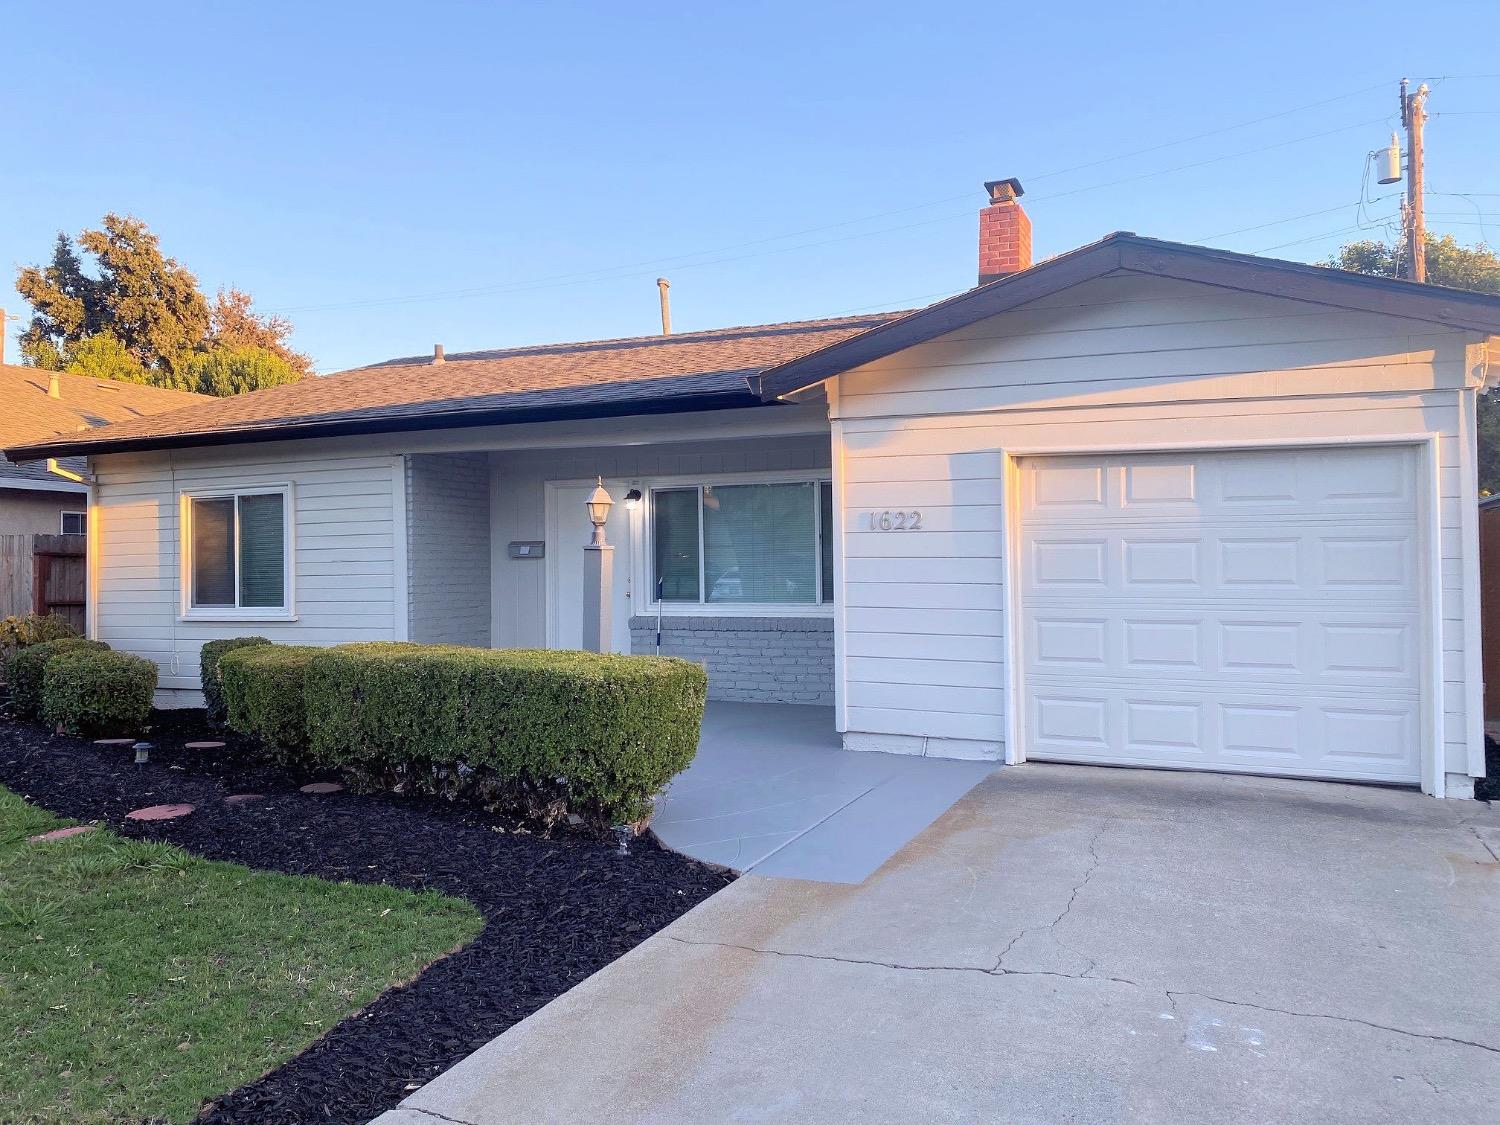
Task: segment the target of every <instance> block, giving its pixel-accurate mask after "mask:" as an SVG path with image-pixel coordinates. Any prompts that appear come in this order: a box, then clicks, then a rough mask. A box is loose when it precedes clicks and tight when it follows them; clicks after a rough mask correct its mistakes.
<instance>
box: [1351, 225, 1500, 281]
mask: <svg viewBox="0 0 1500 1125" xmlns="http://www.w3.org/2000/svg"><path fill="white" fill-rule="evenodd" d="M1328 265H1330V266H1333V267H1334V268H1335V269H1341V270H1352V271H1353V272H1354V273H1368V274H1375V275H1377V276H1379V277H1404V276H1406V260H1405V255H1404V254H1402V253H1401V248H1400V247H1399V246H1388V245H1386V244H1385V243H1384V242H1373V241H1366V242H1351V243H1349V245H1347V246H1345V247H1344V248H1343V249H1342V250H1340V251H1339V252H1338V253H1337V254H1335V255H1334V256H1333V257H1332V258H1329V259H1328ZM1427 283H1428V284H1429V285H1447V286H1450V287H1452V288H1454V289H1473V290H1475V291H1476V292H1479V293H1500V255H1497V254H1496V253H1495V252H1494V251H1493V250H1491V249H1490V248H1489V247H1488V246H1486V245H1485V244H1484V243H1482V242H1481V243H1480V244H1479V245H1477V246H1463V245H1461V244H1460V243H1459V241H1458V240H1457V239H1456V238H1454V237H1453V236H1452V235H1451V234H1445V235H1443V237H1441V238H1438V237H1437V236H1435V235H1431V234H1429V235H1428V236H1427Z"/></svg>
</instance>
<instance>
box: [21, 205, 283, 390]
mask: <svg viewBox="0 0 1500 1125" xmlns="http://www.w3.org/2000/svg"><path fill="white" fill-rule="evenodd" d="M80 250H82V251H83V252H84V253H87V254H89V255H91V256H92V258H93V264H94V271H93V273H89V272H86V271H85V268H84V261H83V259H82V257H81V255H80V253H79V251H80ZM16 286H17V288H18V289H19V290H20V292H21V295H22V296H23V297H25V298H26V300H27V301H28V302H29V303H30V305H31V307H32V310H33V315H32V318H31V322H30V324H29V325H28V326H27V328H26V331H25V332H24V333H23V334H22V337H21V354H22V355H23V356H24V357H25V359H26V361H27V362H28V363H31V364H33V365H34V366H37V367H45V368H50V369H52V370H62V369H67V370H70V371H79V372H82V373H85V374H89V375H94V376H96V377H98V378H104V379H123V380H125V381H127V382H141V383H150V384H152V385H154V386H159V387H173V388H177V389H181V390H200V391H203V392H205V393H208V394H220V395H228V394H242V393H244V392H245V391H252V390H256V389H258V388H260V387H262V386H279V385H281V384H283V383H288V382H295V381H296V380H297V379H300V378H302V377H303V376H305V375H309V374H311V367H312V364H311V361H310V360H309V359H308V357H307V356H305V355H302V354H301V353H299V352H296V351H293V350H292V348H291V346H290V345H289V343H288V342H287V341H288V337H289V336H290V335H291V331H292V326H291V324H290V322H288V321H287V320H285V319H283V318H281V317H276V316H272V317H262V316H259V315H257V314H256V313H255V311H254V308H253V305H252V301H251V299H250V296H249V295H248V294H246V293H242V292H240V291H239V290H237V289H228V290H222V289H221V290H220V291H219V293H218V296H217V298H216V299H215V301H214V302H213V304H212V305H210V304H209V302H208V300H207V299H206V298H205V297H204V296H203V293H202V292H201V291H200V290H199V288H198V279H197V278H196V277H194V276H193V274H192V272H191V271H190V270H188V269H187V267H185V266H183V265H182V264H181V263H179V262H178V261H177V260H176V259H175V258H169V257H167V256H166V255H164V254H163V253H162V250H161V243H160V240H159V239H158V238H157V237H156V235H154V234H153V233H151V230H150V229H149V228H148V227H147V226H146V224H145V223H143V222H141V221H140V220H139V219H135V218H132V217H130V216H125V217H123V218H122V217H121V216H119V215H115V214H109V215H105V216H104V222H103V223H102V229H100V230H86V231H84V232H83V233H82V234H81V235H80V236H79V238H78V242H77V245H76V247H75V245H74V243H73V241H72V240H71V239H69V237H68V236H67V235H66V234H61V233H59V234H58V236H57V242H56V244H55V245H54V247H53V251H52V261H51V262H50V263H49V264H47V265H45V266H26V267H24V268H22V269H21V270H20V271H19V273H18V275H17V279H16ZM221 353H222V354H221Z"/></svg>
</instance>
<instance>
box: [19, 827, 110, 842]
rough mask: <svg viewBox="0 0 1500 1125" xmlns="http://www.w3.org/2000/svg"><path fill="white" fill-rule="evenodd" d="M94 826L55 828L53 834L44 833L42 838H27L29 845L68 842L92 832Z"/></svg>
mask: <svg viewBox="0 0 1500 1125" xmlns="http://www.w3.org/2000/svg"><path fill="white" fill-rule="evenodd" d="M93 830H94V825H92V824H75V825H74V826H73V827H72V828H54V829H53V830H52V831H51V832H43V833H42V834H41V835H40V836H27V837H26V842H27V843H28V844H43V843H46V842H47V841H49V840H66V839H68V838H69V837H72V836H82V835H83V834H84V833H85V832H92V831H93Z"/></svg>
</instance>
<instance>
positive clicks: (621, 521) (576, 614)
mask: <svg viewBox="0 0 1500 1125" xmlns="http://www.w3.org/2000/svg"><path fill="white" fill-rule="evenodd" d="M594 487H595V485H594V483H593V482H590V483H588V484H581V483H569V484H556V485H552V486H550V487H549V489H548V492H549V496H548V500H549V507H548V512H547V560H548V566H547V579H548V581H547V600H548V605H547V647H548V648H580V647H582V645H583V548H584V545H585V544H586V543H588V542H589V540H590V539H591V538H592V536H593V531H594V525H593V524H591V523H590V522H589V517H588V510H587V509H586V508H585V507H584V502H585V501H587V500H588V498H589V494H590V493H591V492H593V491H594ZM609 491H610V494H611V495H612V496H614V498H615V506H614V507H613V508H611V509H610V510H609V522H608V523H606V524H605V525H604V535H605V539H606V540H607V541H608V542H609V543H611V544H612V545H613V546H614V549H615V554H614V563H615V566H614V644H613V646H612V649H611V651H614V652H629V651H630V596H629V595H630V591H629V582H630V566H631V556H630V552H631V542H630V534H629V527H630V515H629V513H628V512H626V511H625V505H624V503H623V500H624V496H625V489H624V488H623V487H621V486H618V485H610V486H609Z"/></svg>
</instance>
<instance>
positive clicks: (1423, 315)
mask: <svg viewBox="0 0 1500 1125" xmlns="http://www.w3.org/2000/svg"><path fill="white" fill-rule="evenodd" d="M1130 273H1134V274H1141V275H1144V276H1149V277H1168V278H1176V279H1177V280H1179V281H1193V282H1198V283H1200V284H1204V285H1215V286H1219V287H1221V288H1225V289H1237V290H1240V291H1242V292H1249V293H1263V294H1268V295H1270V296H1274V297H1289V298H1292V299H1294V300H1299V301H1310V302H1312V303H1314V304H1320V305H1330V306H1333V307H1336V308H1345V309H1357V310H1361V311H1365V312H1375V313H1385V314H1388V315H1391V316H1401V317H1407V318H1409V319H1412V320H1425V321H1431V322H1433V323H1437V324H1444V325H1447V326H1449V327H1451V328H1465V329H1470V330H1473V331H1477V332H1484V333H1489V334H1495V333H1500V296H1495V295H1493V294H1489V293H1475V292H1472V291H1470V290H1467V289H1448V288H1445V287H1443V286H1440V285H1424V284H1419V283H1417V282H1412V281H1398V280H1396V279H1395V278H1389V277H1371V276H1369V275H1367V274H1360V273H1350V272H1348V271H1346V270H1336V269H1330V268H1329V267H1327V266H1310V265H1308V264H1306V263H1305V262H1286V261H1282V260H1280V259H1277V258H1260V257H1256V256H1255V255H1253V254H1236V253H1233V252H1231V251H1229V250H1213V249H1210V248H1209V247H1207V246H1192V245H1189V244H1187V243H1183V242H1165V241H1162V240H1161V239H1156V238H1142V237H1141V236H1140V235H1137V234H1131V233H1130V232H1128V231H1120V232H1117V233H1115V234H1111V235H1109V236H1107V237H1105V238H1103V239H1100V240H1099V241H1098V242H1094V243H1090V244H1089V245H1088V246H1083V247H1080V248H1079V249H1077V250H1070V251H1069V252H1068V253H1066V254H1060V255H1058V256H1057V257H1055V258H1049V259H1048V260H1047V261H1045V262H1040V263H1038V264H1037V265H1035V266H1032V267H1031V268H1030V269H1026V270H1022V271H1020V272H1019V273H1014V274H1011V275H1010V276H1008V277H1002V278H1000V279H999V280H997V281H991V282H989V283H987V284H985V285H981V286H979V287H978V288H976V289H970V290H968V291H966V292H964V293H960V294H959V295H958V296H956V297H949V298H948V299H947V300H945V301H939V302H937V304H934V305H928V306H927V307H926V308H924V309H917V310H916V311H915V312H911V313H908V314H906V315H905V316H901V317H896V318H893V319H891V320H889V321H887V322H886V323H885V324H882V325H878V326H876V327H874V328H872V329H870V331H868V332H862V333H860V334H859V335H858V336H853V337H850V338H849V339H847V340H839V341H830V342H829V345H828V346H826V347H823V348H820V349H818V350H817V351H815V352H809V353H807V354H805V355H801V356H797V357H795V358H793V359H790V360H787V361H786V362H784V363H782V364H779V365H778V366H776V367H774V368H771V369H769V370H767V371H765V372H763V373H762V374H761V375H760V376H758V377H756V378H755V379H754V380H753V384H754V386H755V387H756V389H757V390H758V391H759V392H760V394H761V396H762V397H763V398H766V399H776V398H781V397H783V396H785V395H789V394H792V393H794V392H796V391H799V390H803V389H805V388H808V387H811V386H813V385H814V384H816V383H820V382H822V381H823V380H825V379H828V378H830V377H831V376H834V375H837V374H839V373H840V372H842V371H848V370H850V369H851V368H854V367H858V366H860V365H861V364H865V363H870V362H872V361H873V360H877V359H881V358H882V357H884V356H888V355H891V354H892V353H894V352H898V351H901V350H903V349H905V348H909V347H912V346H913V345H915V344H920V343H922V342H923V341H924V340H930V339H933V338H934V337H936V336H941V335H943V334H944V333H947V332H952V331H955V330H956V329H959V328H963V327H965V326H966V325H970V324H973V323H975V322H976V321H980V320H983V319H985V318H986V317H991V316H995V315H997V314H998V313H1003V312H1007V311H1009V310H1010V309H1013V308H1018V307H1019V306H1021V305H1024V304H1026V303H1027V302H1029V301H1035V300H1038V299H1039V298H1042V297H1046V296H1048V295H1050V294H1052V293H1057V292H1059V291H1061V290H1063V289H1068V288H1071V287H1072V286H1074V285H1079V284H1081V283H1083V282H1085V281H1090V280H1092V279H1094V278H1096V277H1106V276H1110V275H1117V274H1130Z"/></svg>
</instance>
